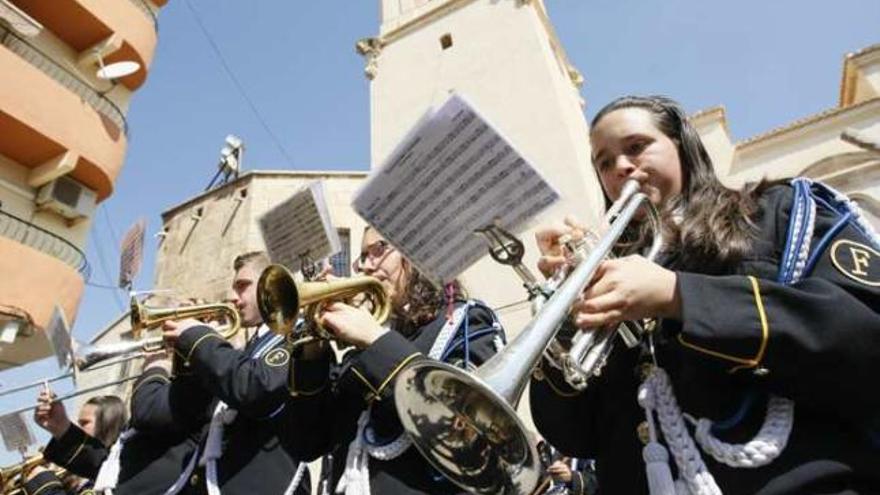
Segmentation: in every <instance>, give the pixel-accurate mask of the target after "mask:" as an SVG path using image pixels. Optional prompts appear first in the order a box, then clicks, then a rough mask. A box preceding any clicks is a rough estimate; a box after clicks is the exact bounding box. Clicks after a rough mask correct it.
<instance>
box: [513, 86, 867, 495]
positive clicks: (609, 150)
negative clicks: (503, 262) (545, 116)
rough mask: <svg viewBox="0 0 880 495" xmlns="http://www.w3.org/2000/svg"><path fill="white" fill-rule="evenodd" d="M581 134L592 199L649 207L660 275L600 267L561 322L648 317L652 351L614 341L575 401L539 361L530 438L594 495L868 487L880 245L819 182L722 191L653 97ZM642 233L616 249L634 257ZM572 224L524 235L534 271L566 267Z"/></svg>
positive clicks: (626, 104) (623, 265)
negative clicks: (591, 482)
mask: <svg viewBox="0 0 880 495" xmlns="http://www.w3.org/2000/svg"><path fill="white" fill-rule="evenodd" d="M591 129H592V130H591V135H590V138H591V141H592V153H593V164H594V166H595V168H596V171H597V172H598V175H599V177H600V180H601V183H602V187H603V189H604V191H605V194H606V196H607V199H609V200H614V199H616V198H617V197H618V196H619V194H620V190H621V187H622V185H623V184H624V181H625V180H626V179H635V180H637V181H638V182H639V184H640V186H641V189H642V191H644V192H646V193H647V195H648V197H649V198H650V200H651V202H652V203H653V204H655V205H657V207H658V208H660V209H661V213H662V219H663V220H662V223H663V234H664V238H665V242H666V248H665V253H664V254H663V255H661V257H660V258H659V262H658V263H652V262H649V261H647V260H646V259H645V258H642V257H641V256H638V255H628V256H624V257H622V258H618V259H613V260H606V261H605V262H603V264H602V265H601V266H600V267H599V269H598V271H597V274H596V276H595V277H594V279H593V281H592V283H591V285H590V286H588V288H587V290H585V292H584V293H583V295H582V297H581V300H580V301H579V302H577V303H575V305H574V307H573V311H572V318H571V324H573V325H574V326H576V327H579V328H582V329H591V328H597V327H603V326H607V325H616V324H617V323H619V322H621V321H623V320H640V319H643V318H655V317H656V318H658V321H657V326H656V327H655V329H654V330H653V332H651V334H650V336H651V338H650V339H646V341H648V340H650V341H652V343H653V351H654V354H653V356H652V353H651V346H650V345H647V344H645V345H643V346H641V347H636V348H633V349H628V348H626V347H625V346H623V345H618V346H616V347H615V348H614V351H613V352H612V354H611V356H610V358H609V360H608V362H607V364H606V366H605V368H604V369H603V371H602V374H601V376H598V377H593V378H592V380H591V381H590V383H589V384H588V386H587V388H586V389H585V390H584V391H583V392H582V393H577V392H575V391H574V390H573V389H572V388H570V387H569V386H568V384H567V383H566V381H565V380H564V379H563V377H562V376H561V375H560V373H559V372H558V371H557V370H556V369H555V368H553V366H551V365H550V364H548V363H547V362H546V361H545V362H543V363H542V364H541V367H540V369H539V370H538V371H537V372H536V373H535V376H536V378H535V379H533V380H532V383H531V406H532V413H533V416H534V419H535V423H536V425H537V426H538V429H539V430H540V431H541V433H542V434H543V435H544V437H545V438H547V440H548V441H549V442H551V443H552V444H553V445H554V446H556V447H557V448H559V449H560V450H562V451H563V452H565V453H566V454H567V455H573V456H577V457H587V458H596V459H597V466H596V471H597V475H598V478H599V490H600V492H601V493H614V494H617V493H626V494H638V493H649V482H650V486H651V490H652V493H658V492H661V491H662V492H663V493H670V492H669V490H670V489H671V490H672V492H675V488H673V487H670V485H671V484H672V483H673V478H674V479H676V480H677V481H675V483H677V484H678V485H679V488H680V489H682V490H687V491H686V492H688V493H721V492H722V491H723V492H724V493H733V494H754V493H758V494H761V495H771V494H773V495H776V494H799V495H803V494H818V493H821V494H832V493H835V494H844V493H846V494H857V493H858V494H867V493H880V470H878V469H877V467H878V466H880V444H878V442H877V440H878V436H877V431H878V426H880V425H878V421H877V420H878V417H880V416H878V415H880V395H878V394H877V393H875V392H874V391H875V390H876V388H877V387H876V380H877V377H880V315H878V310H880V297H878V296H880V291H878V287H880V253H878V251H880V248H878V246H877V242H876V236H874V235H873V234H872V232H871V229H870V227H867V226H866V224H865V223H864V222H863V221H858V218H859V217H858V215H853V214H852V211H850V216H847V211H848V210H850V208H849V206H851V205H848V204H847V203H846V201H845V199H844V198H843V197H841V196H834V195H833V194H829V191H828V190H827V189H826V188H825V187H824V186H821V185H817V184H810V183H805V182H802V181H793V182H791V184H792V185H789V183H788V182H776V183H766V182H764V183H760V184H752V185H747V186H745V187H744V188H743V189H741V190H732V189H728V188H727V187H725V186H723V185H722V184H721V183H720V182H719V181H718V179H717V178H716V176H715V174H714V170H713V166H712V163H711V160H710V158H709V156H708V154H707V152H706V150H705V148H704V147H703V144H702V143H701V141H700V139H699V137H698V135H697V133H696V131H695V130H694V129H693V128H692V127H691V125H690V124H689V123H688V121H687V119H686V117H685V115H684V112H683V111H682V109H681V107H680V106H679V105H678V104H676V103H675V102H673V101H671V100H669V99H667V98H664V97H625V98H621V99H618V100H616V101H614V102H612V103H611V104H610V105H608V106H607V107H605V108H604V109H602V110H601V111H600V112H599V113H598V114H597V116H596V117H595V118H594V120H593V123H592V126H591ZM811 200H812V201H813V203H812V204H811V203H810V201H811ZM793 203H794V204H793ZM812 206H814V207H815V209H813V208H812ZM811 212H815V214H814V215H813V216H811V215H810V213H811ZM792 218H795V220H796V221H794V222H791V221H790V220H791V219H792ZM645 223H647V222H645ZM642 228H643V226H641V225H637V226H634V227H633V228H632V229H631V230H630V232H629V233H628V234H627V240H628V241H629V245H628V246H626V249H624V248H623V247H622V248H621V250H620V251H621V253H620V254H627V253H638V252H641V249H642V248H643V247H644V246H645V242H643V241H642V239H643V238H644V237H646V235H642V233H643V231H642ZM575 230H577V229H566V228H559V229H553V228H551V229H547V230H545V231H543V232H541V233H539V234H538V241H539V245H540V247H541V250H542V252H543V255H544V256H543V257H542V260H541V263H540V268H542V271H544V273H545V274H549V273H553V272H554V270H555V268H557V267H558V266H560V264H561V263H563V262H564V257H563V256H562V254H563V253H562V252H561V249H560V246H559V243H558V236H559V235H560V234H562V233H563V232H572V233H574V234H578V232H575ZM792 232H794V233H795V234H797V235H794V236H792V235H791V234H792ZM618 344H619V342H618ZM655 359H656V361H655ZM655 362H656V366H655V365H654V363H655ZM640 382H643V383H642V385H641V386H640ZM679 408H680V409H679ZM643 422H644V423H643ZM640 425H641V426H640ZM637 430H639V432H640V433H641V435H640V434H638V433H637ZM759 431H760V435H759V434H758V433H759ZM640 436H641V437H643V438H644V440H643V441H642V442H640V440H639V438H640ZM643 443H646V444H647V445H645V446H644V447H643ZM643 449H644V450H643ZM665 449H668V450H669V454H666V450H665ZM667 455H668V464H669V467H666V465H667V462H666V460H667V459H666V456H667ZM643 456H644V460H643ZM646 463H647V465H648V468H649V469H648V471H649V472H648V473H647V475H646ZM664 469H665V471H664ZM663 490H665V491H663ZM677 493H684V492H683V491H678V492H677Z"/></svg>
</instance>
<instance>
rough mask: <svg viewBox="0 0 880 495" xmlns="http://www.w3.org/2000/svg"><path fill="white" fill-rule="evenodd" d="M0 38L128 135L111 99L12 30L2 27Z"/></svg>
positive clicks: (124, 123) (4, 43)
mask: <svg viewBox="0 0 880 495" xmlns="http://www.w3.org/2000/svg"><path fill="white" fill-rule="evenodd" d="M0 37H2V44H3V45H4V46H6V47H7V48H9V50H10V51H12V52H14V53H15V54H16V55H18V56H19V57H21V58H23V59H25V60H26V61H27V62H28V63H30V64H31V65H33V66H34V67H36V68H38V69H40V70H41V71H43V72H44V73H46V75H48V76H49V77H51V78H52V79H55V80H56V81H57V82H58V83H60V84H61V85H62V86H64V87H66V88H67V89H69V90H70V91H72V92H73V93H75V94H76V95H77V96H79V97H80V98H82V99H83V100H84V101H86V102H87V103H88V104H89V105H91V106H92V108H94V109H95V110H96V111H98V112H99V113H101V114H102V115H104V116H105V117H107V118H108V119H110V121H111V122H113V123H114V124H116V125H117V126H118V127H119V128H120V129H122V130H123V131H124V132H125V134H126V135H128V122H126V120H125V115H124V114H123V113H122V110H120V109H119V107H117V106H116V104H115V103H113V102H112V101H110V99H109V98H107V97H106V96H104V95H103V94H101V93H99V92H98V91H96V90H95V89H94V88H93V87H92V86H90V85H89V84H88V83H87V82H85V81H83V80H82V79H80V78H79V76H77V75H76V74H74V73H73V72H71V71H69V70H68V69H66V68H64V66H62V65H61V64H59V63H58V62H56V61H55V60H53V59H52V57H50V56H48V55H46V54H45V53H43V52H42V51H40V49H39V48H37V47H35V46H33V45H31V44H30V43H29V42H28V41H26V40H25V39H24V38H22V37H20V36H18V35H17V34H15V33H14V32H12V31H11V30H9V29H6V28H4V27H3V26H0Z"/></svg>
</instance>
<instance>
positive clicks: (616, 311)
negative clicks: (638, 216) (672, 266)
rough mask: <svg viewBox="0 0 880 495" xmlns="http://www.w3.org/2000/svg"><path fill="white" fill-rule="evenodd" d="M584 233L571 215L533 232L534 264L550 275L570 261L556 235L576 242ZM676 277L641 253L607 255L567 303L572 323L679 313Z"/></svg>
mask: <svg viewBox="0 0 880 495" xmlns="http://www.w3.org/2000/svg"><path fill="white" fill-rule="evenodd" d="M586 235H587V230H586V229H585V228H584V227H583V226H581V225H579V224H578V223H577V222H576V221H575V220H574V219H572V218H571V217H568V218H566V219H565V225H562V226H551V227H548V228H545V229H541V230H539V231H538V232H537V233H536V234H535V237H536V240H537V243H538V249H539V250H540V251H541V257H540V258H539V259H538V269H539V270H541V272H542V273H543V274H544V275H545V276H552V275H553V274H555V273H556V272H557V271H558V270H559V269H561V268H564V267H565V266H566V265H567V264H570V263H571V253H570V252H568V251H567V249H566V247H565V245H564V244H563V243H562V242H561V240H562V239H566V238H567V239H571V240H572V241H579V240H581V239H583V238H584V237H585V236H586ZM676 282H677V276H676V274H675V272H673V271H671V270H668V269H666V268H663V267H661V266H660V265H658V264H656V263H654V262H652V261H649V260H647V259H645V258H644V257H642V256H637V255H632V256H627V257H624V258H617V259H606V260H604V261H602V262H601V263H600V264H599V266H598V268H597V269H596V273H595V274H594V276H593V279H592V280H591V281H590V283H589V284H588V285H587V287H586V288H585V289H584V292H583V293H582V294H581V296H580V297H579V298H578V299H577V300H576V301H575V302H574V304H573V305H572V308H571V311H572V317H573V322H574V324H575V325H576V326H577V327H578V328H582V329H590V328H600V327H605V326H610V325H617V324H618V323H620V322H622V321H627V320H638V319H642V318H647V317H656V316H659V317H666V318H680V317H681V300H680V297H679V294H678V289H677V287H676Z"/></svg>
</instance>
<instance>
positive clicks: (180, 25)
mask: <svg viewBox="0 0 880 495" xmlns="http://www.w3.org/2000/svg"><path fill="white" fill-rule="evenodd" d="M500 1H514V0H500ZM545 3H546V6H547V9H548V11H549V14H550V18H551V21H552V22H553V24H554V26H555V29H556V31H557V34H558V35H559V37H560V39H561V41H562V44H563V46H564V48H565V50H566V51H567V53H568V56H569V59H570V60H571V61H572V62H573V64H574V65H575V66H576V67H577V68H578V69H579V70H580V71H581V73H582V74H583V75H584V78H585V81H586V82H585V84H584V86H583V88H582V90H581V93H582V95H583V97H584V98H585V100H586V102H587V108H586V115H587V117H588V118H589V117H591V116H592V115H593V113H595V112H596V111H597V109H598V108H600V107H601V106H602V105H603V104H604V103H607V102H608V101H610V100H611V99H612V98H614V97H616V96H620V95H623V94H656V93H662V94H667V95H669V96H672V97H674V98H676V99H677V100H679V101H680V102H682V104H683V105H684V106H685V108H686V110H687V111H688V112H696V111H699V110H702V109H705V108H709V107H712V106H716V105H723V106H724V107H725V109H726V112H727V119H728V123H729V127H730V132H731V134H732V138H733V139H734V141H739V140H742V139H746V138H748V137H750V136H753V135H756V134H760V133H762V132H765V131H768V130H770V129H772V128H775V127H778V126H780V125H785V124H787V123H789V122H791V121H793V120H796V119H799V118H803V117H806V116H809V115H812V114H814V113H817V112H820V111H822V110H825V109H828V108H832V107H834V106H836V105H837V100H838V96H839V88H840V79H841V70H842V66H843V60H844V56H845V55H846V54H847V53H849V52H854V51H857V50H860V49H862V48H865V47H867V46H870V45H872V44H876V43H880V30H878V26H880V2H878V1H877V0H836V1H834V2H830V1H820V0H738V1H735V2H733V1H711V0H710V1H706V0H664V1H645V0H545ZM378 29H379V0H372V1H354V0H321V1H311V2H307V1H305V0H258V1H252V2H242V1H240V0H172V1H170V2H168V3H167V5H166V6H165V7H164V8H163V9H162V11H161V12H160V14H159V43H158V47H157V49H156V53H155V56H154V60H153V64H152V66H151V67H150V71H149V75H148V79H147V82H146V84H145V85H144V86H143V87H142V88H141V89H139V90H138V91H137V93H135V95H134V96H133V98H132V102H131V106H130V108H129V112H128V124H129V128H130V134H129V142H128V151H127V156H126V160H125V165H124V167H123V169H122V172H121V174H120V176H119V178H118V180H117V182H116V185H115V191H114V193H113V196H111V197H110V198H109V199H108V200H107V201H105V202H104V203H102V204H101V206H100V207H99V208H98V210H97V212H96V214H95V217H94V223H93V225H92V231H91V234H90V236H89V240H88V245H87V249H86V255H87V258H88V261H89V263H90V264H91V266H92V275H91V278H90V280H89V281H88V285H87V287H86V290H85V292H84V294H83V298H82V302H81V305H80V309H79V314H78V316H77V320H76V322H75V325H74V326H73V336H74V338H76V339H79V340H82V341H87V340H88V339H89V338H90V337H91V336H93V335H94V334H95V333H97V332H98V331H100V330H101V329H103V328H104V327H105V326H107V324H108V323H110V322H111V321H113V320H114V319H116V318H117V317H118V316H119V315H120V314H121V313H122V311H123V310H124V308H125V306H126V305H127V299H128V295H127V294H125V293H123V292H122V291H120V290H114V289H111V288H107V287H108V286H114V285H115V282H116V280H117V279H118V266H119V241H120V239H121V237H122V235H123V234H124V232H125V231H126V230H127V229H128V228H129V227H130V226H131V225H132V224H133V223H134V222H136V221H137V220H138V219H139V218H141V217H144V218H146V220H147V236H146V243H145V253H144V254H145V260H144V265H143V269H142V270H141V273H140V275H139V277H138V278H137V279H136V280H135V289H140V290H146V289H149V288H151V284H152V281H153V274H154V266H153V260H154V254H155V250H156V246H157V242H156V241H157V239H156V238H155V237H154V235H155V234H156V233H157V232H159V231H160V230H161V218H160V214H161V212H162V211H165V210H167V209H169V208H170V207H171V206H173V205H175V204H177V203H179V202H181V201H182V200H184V199H186V198H189V197H191V196H193V195H195V194H197V193H199V192H200V191H202V190H203V189H204V188H205V187H206V186H207V185H208V183H209V182H210V180H211V178H212V177H213V175H214V173H215V172H216V164H217V161H218V158H219V152H220V148H221V147H222V145H223V140H224V138H225V136H226V135H227V134H236V135H238V136H240V137H241V138H242V139H243V141H244V142H245V146H246V149H245V156H244V161H243V169H244V170H256V169H258V170H267V169H294V170H367V169H368V168H369V159H370V158H369V155H370V154H369V146H370V145H369V142H370V128H369V82H368V81H367V79H366V78H364V76H363V68H364V60H363V58H362V57H361V56H359V55H357V53H356V52H355V50H354V45H355V42H356V41H357V40H358V39H360V38H363V37H367V36H374V35H376V34H377V33H378ZM206 32H207V35H206V34H205V33H206ZM218 52H219V54H220V56H222V60H221V58H220V56H218ZM224 64H225V65H224ZM227 69H228V70H227ZM230 73H231V74H233V76H230ZM57 373H58V369H57V364H56V362H55V360H54V358H53V359H47V360H43V361H40V362H37V363H32V364H30V365H28V366H25V367H22V368H19V369H16V370H12V371H7V372H3V373H0V384H2V385H3V386H6V387H9V386H12V385H15V384H17V383H22V382H24V381H29V380H33V379H37V378H40V377H47V376H53V375H55V374H57ZM69 387H70V384H66V385H63V384H62V385H59V386H58V389H59V391H64V390H66V389H67V388H69ZM0 390H2V387H0ZM35 395H36V391H29V392H27V393H24V394H16V395H14V396H9V397H5V398H0V407H2V408H4V409H5V408H6V407H11V406H12V405H13V403H14V405H20V404H25V403H26V401H29V400H32V399H33V397H35ZM68 408H69V409H70V408H71V406H68ZM70 412H71V414H73V413H74V411H70ZM35 433H36V428H35ZM38 438H39V439H41V440H44V439H45V435H43V434H38ZM10 456H11V454H4V453H2V452H0V465H3V464H6V463H8V462H11V460H12V459H13V457H10Z"/></svg>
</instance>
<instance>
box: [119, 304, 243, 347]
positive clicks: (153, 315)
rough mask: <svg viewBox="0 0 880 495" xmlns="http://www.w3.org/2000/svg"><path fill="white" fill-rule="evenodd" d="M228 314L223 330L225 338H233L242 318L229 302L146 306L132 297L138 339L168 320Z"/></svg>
mask: <svg viewBox="0 0 880 495" xmlns="http://www.w3.org/2000/svg"><path fill="white" fill-rule="evenodd" d="M221 316H226V317H227V318H228V319H229V325H228V326H227V327H226V329H225V330H224V331H223V332H221V335H222V336H223V338H225V339H230V338H232V337H233V336H234V335H235V334H236V333H238V331H239V329H240V328H241V318H240V317H239V315H238V310H237V309H235V306H233V305H232V304H229V303H213V304H199V305H195V306H179V307H175V308H150V307H147V306H144V305H143V304H141V303H140V301H138V300H137V298H136V297H132V298H131V333H132V335H134V338H135V339H136V340H139V339H140V338H141V334H142V333H143V332H144V331H146V330H149V329H151V328H156V327H158V326H160V325H162V324H163V323H165V322H166V321H174V320H183V319H185V318H219V317H221Z"/></svg>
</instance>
